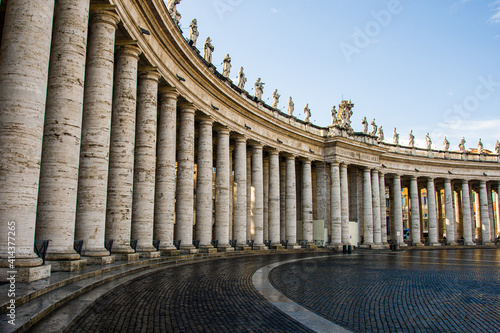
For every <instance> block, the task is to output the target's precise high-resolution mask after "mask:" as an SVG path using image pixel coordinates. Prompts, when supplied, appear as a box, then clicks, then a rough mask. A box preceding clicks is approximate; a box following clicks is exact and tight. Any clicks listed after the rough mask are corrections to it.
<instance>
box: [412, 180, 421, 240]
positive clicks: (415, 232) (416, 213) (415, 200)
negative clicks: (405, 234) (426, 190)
mask: <svg viewBox="0 0 500 333" xmlns="http://www.w3.org/2000/svg"><path fill="white" fill-rule="evenodd" d="M419 197H420V196H419V191H418V183H417V177H414V176H412V177H411V181H410V200H411V240H412V241H413V245H418V244H422V242H421V237H420V198H419Z"/></svg>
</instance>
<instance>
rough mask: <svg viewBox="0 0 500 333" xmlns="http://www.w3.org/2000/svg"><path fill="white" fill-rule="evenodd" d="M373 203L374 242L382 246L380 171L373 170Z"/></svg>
mask: <svg viewBox="0 0 500 333" xmlns="http://www.w3.org/2000/svg"><path fill="white" fill-rule="evenodd" d="M372 202H373V242H374V243H375V244H376V245H380V244H382V235H381V222H380V181H379V178H378V170H375V169H374V170H372Z"/></svg>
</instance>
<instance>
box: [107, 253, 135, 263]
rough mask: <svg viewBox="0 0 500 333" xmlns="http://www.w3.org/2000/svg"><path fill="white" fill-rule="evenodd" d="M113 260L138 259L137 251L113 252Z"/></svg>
mask: <svg viewBox="0 0 500 333" xmlns="http://www.w3.org/2000/svg"><path fill="white" fill-rule="evenodd" d="M113 255H114V256H115V261H129V262H130V261H137V260H139V253H113Z"/></svg>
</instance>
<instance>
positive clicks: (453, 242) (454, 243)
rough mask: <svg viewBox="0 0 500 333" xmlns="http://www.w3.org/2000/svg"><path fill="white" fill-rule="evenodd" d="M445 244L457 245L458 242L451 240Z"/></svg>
mask: <svg viewBox="0 0 500 333" xmlns="http://www.w3.org/2000/svg"><path fill="white" fill-rule="evenodd" d="M446 245H448V246H457V245H458V243H457V242H455V241H452V242H449V243H446Z"/></svg>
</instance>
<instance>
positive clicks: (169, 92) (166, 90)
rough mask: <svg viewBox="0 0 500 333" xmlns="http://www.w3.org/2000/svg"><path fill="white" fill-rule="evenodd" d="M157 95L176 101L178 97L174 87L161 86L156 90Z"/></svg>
mask: <svg viewBox="0 0 500 333" xmlns="http://www.w3.org/2000/svg"><path fill="white" fill-rule="evenodd" d="M158 93H159V94H160V96H162V97H163V96H165V97H167V98H170V99H177V97H179V95H180V94H179V92H178V91H177V89H176V88H175V87H167V86H162V87H159V88H158Z"/></svg>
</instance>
